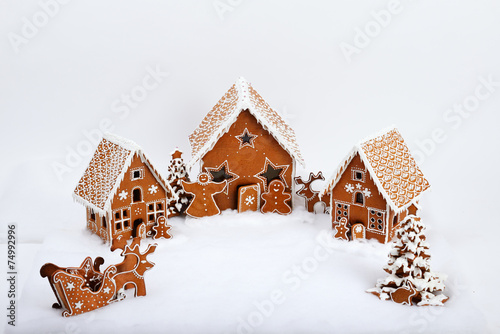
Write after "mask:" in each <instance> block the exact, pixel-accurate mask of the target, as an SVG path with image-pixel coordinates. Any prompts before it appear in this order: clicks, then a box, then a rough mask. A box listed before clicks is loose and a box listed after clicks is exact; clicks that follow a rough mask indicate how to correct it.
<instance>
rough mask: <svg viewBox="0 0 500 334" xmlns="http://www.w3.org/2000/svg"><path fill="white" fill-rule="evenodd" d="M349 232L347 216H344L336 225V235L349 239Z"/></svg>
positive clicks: (338, 237)
mask: <svg viewBox="0 0 500 334" xmlns="http://www.w3.org/2000/svg"><path fill="white" fill-rule="evenodd" d="M347 232H349V227H347V218H346V217H342V218H341V219H340V222H339V223H338V225H337V226H336V227H335V236H334V238H336V239H342V240H349V237H348V236H347Z"/></svg>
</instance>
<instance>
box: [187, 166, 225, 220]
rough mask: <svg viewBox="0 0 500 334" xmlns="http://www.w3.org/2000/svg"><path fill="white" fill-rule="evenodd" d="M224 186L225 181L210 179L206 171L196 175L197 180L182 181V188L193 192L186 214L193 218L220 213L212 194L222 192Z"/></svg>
mask: <svg viewBox="0 0 500 334" xmlns="http://www.w3.org/2000/svg"><path fill="white" fill-rule="evenodd" d="M226 186H227V181H224V182H221V183H216V182H213V181H210V176H209V175H208V173H201V174H200V175H199V176H198V182H186V181H182V187H183V188H184V190H185V191H186V192H187V193H190V194H193V199H192V201H191V203H190V204H189V206H188V208H187V209H186V214H187V215H188V216H190V217H195V218H201V217H206V216H214V215H218V214H220V210H219V207H218V206H217V204H215V200H214V195H215V194H218V193H221V192H223V191H224V189H225V188H226Z"/></svg>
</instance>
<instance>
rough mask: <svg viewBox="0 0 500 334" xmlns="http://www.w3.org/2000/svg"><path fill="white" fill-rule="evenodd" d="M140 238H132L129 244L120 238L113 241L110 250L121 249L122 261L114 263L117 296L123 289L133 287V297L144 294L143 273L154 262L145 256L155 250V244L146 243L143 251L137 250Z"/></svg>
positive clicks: (151, 266) (152, 265)
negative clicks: (146, 246) (146, 245)
mask: <svg viewBox="0 0 500 334" xmlns="http://www.w3.org/2000/svg"><path fill="white" fill-rule="evenodd" d="M140 242H141V239H140V238H134V239H133V241H132V243H131V244H130V245H127V244H123V242H121V241H120V240H118V241H117V242H116V243H115V242H113V246H112V247H111V250H114V249H118V248H120V249H122V250H123V252H122V253H121V255H122V256H125V258H124V260H123V262H121V263H119V264H117V265H116V269H117V274H116V275H115V276H114V277H113V278H114V280H115V282H116V291H117V295H116V297H117V298H120V296H121V295H122V294H123V289H130V288H132V287H135V293H134V297H137V296H145V295H146V283H145V281H144V273H145V272H146V271H147V270H149V269H151V268H153V267H154V265H155V264H154V263H153V262H151V261H148V259H147V258H146V257H147V256H148V255H149V254H151V253H153V252H154V251H155V250H156V246H157V244H152V245H148V248H147V249H146V251H145V252H144V253H141V251H140V250H139V245H140Z"/></svg>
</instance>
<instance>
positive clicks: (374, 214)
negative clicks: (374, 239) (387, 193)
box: [368, 208, 385, 233]
mask: <svg viewBox="0 0 500 334" xmlns="http://www.w3.org/2000/svg"><path fill="white" fill-rule="evenodd" d="M368 221H369V223H368V229H369V230H372V231H374V232H378V233H383V232H384V229H385V223H384V222H385V211H383V210H378V209H374V208H369V210H368Z"/></svg>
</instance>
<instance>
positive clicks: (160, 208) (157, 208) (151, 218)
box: [148, 202, 165, 224]
mask: <svg viewBox="0 0 500 334" xmlns="http://www.w3.org/2000/svg"><path fill="white" fill-rule="evenodd" d="M164 215H165V210H164V205H163V202H156V203H150V204H149V205H148V223H149V224H153V223H155V222H156V220H157V219H158V217H161V216H164Z"/></svg>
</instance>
